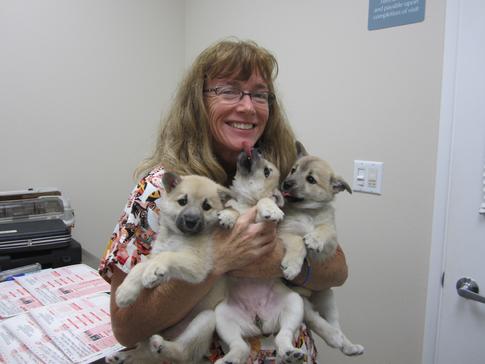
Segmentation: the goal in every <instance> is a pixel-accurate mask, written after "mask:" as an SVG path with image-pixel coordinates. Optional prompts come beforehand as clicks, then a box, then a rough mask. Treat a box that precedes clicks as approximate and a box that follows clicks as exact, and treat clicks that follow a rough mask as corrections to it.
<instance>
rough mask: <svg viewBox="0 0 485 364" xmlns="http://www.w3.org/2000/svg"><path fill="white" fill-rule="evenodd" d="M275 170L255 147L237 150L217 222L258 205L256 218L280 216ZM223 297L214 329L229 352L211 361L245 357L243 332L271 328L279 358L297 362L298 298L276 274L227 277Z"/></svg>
mask: <svg viewBox="0 0 485 364" xmlns="http://www.w3.org/2000/svg"><path fill="white" fill-rule="evenodd" d="M279 177H280V174H279V171H278V170H277V168H276V167H275V166H274V165H273V164H272V163H270V162H269V161H267V160H265V159H264V158H262V156H261V154H260V153H259V152H258V151H256V150H254V151H252V153H251V152H249V153H246V152H241V154H240V155H239V158H238V161H237V172H236V176H235V178H234V181H233V184H232V187H231V190H232V191H233V193H235V195H236V200H230V201H229V202H228V203H227V205H228V206H231V207H232V209H228V210H224V211H222V212H221V213H220V218H221V223H222V224H223V225H225V226H226V227H228V228H230V227H232V226H233V225H234V223H235V221H236V219H237V217H238V216H239V214H241V213H243V212H245V211H246V210H248V209H249V208H251V207H253V206H257V210H258V213H257V218H256V221H257V222H258V221H265V220H266V221H276V222H278V221H281V220H282V219H283V216H284V214H283V212H282V211H281V209H280V208H279V207H278V206H277V203H280V204H281V203H282V202H283V198H282V196H281V193H280V192H279V191H278V186H279ZM227 289H228V294H227V297H226V299H225V300H224V301H223V302H221V303H220V304H219V305H218V306H217V307H216V310H215V312H216V329H217V333H218V334H219V336H220V338H221V339H222V340H223V341H224V342H225V343H226V344H228V346H229V352H228V353H227V354H226V355H225V356H224V357H223V358H222V359H219V360H218V361H217V362H216V364H223V363H224V364H227V363H231V364H242V363H246V361H247V358H248V355H249V354H250V347H249V345H248V344H247V342H246V341H245V340H244V338H246V337H252V336H260V335H269V334H275V335H276V336H275V346H276V351H277V355H278V360H279V361H278V362H282V363H301V362H302V361H303V359H304V354H303V352H302V351H301V350H300V349H297V348H295V347H294V346H293V339H294V335H295V333H296V332H297V330H298V329H299V327H300V325H301V323H302V320H303V300H302V298H301V297H300V295H298V294H297V293H296V292H294V291H292V290H291V289H289V288H288V287H287V286H285V285H284V284H283V283H282V281H281V280H280V279H259V278H258V279H251V278H234V277H231V278H228V288H227Z"/></svg>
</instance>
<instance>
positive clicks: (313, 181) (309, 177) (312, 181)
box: [306, 175, 317, 185]
mask: <svg viewBox="0 0 485 364" xmlns="http://www.w3.org/2000/svg"><path fill="white" fill-rule="evenodd" d="M306 180H307V182H308V183H311V184H312V185H314V184H315V183H317V180H316V179H315V178H313V176H311V175H310V176H307V177H306Z"/></svg>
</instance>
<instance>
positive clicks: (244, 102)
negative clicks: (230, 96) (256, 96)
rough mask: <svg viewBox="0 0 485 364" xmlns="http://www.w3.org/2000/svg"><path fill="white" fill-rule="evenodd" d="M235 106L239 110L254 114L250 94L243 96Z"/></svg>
mask: <svg viewBox="0 0 485 364" xmlns="http://www.w3.org/2000/svg"><path fill="white" fill-rule="evenodd" d="M237 105H238V107H239V108H240V109H241V110H244V111H249V112H251V113H254V112H256V110H255V108H254V104H253V100H252V99H251V95H250V94H244V95H243V96H242V97H241V99H240V100H239V101H238V103H237Z"/></svg>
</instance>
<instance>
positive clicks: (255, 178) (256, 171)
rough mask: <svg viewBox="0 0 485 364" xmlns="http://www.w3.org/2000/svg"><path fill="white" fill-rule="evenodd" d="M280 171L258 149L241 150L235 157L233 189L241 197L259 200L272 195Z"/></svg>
mask: <svg viewBox="0 0 485 364" xmlns="http://www.w3.org/2000/svg"><path fill="white" fill-rule="evenodd" d="M279 179H280V172H279V170H278V168H276V166H275V165H274V164H273V163H271V162H270V161H268V160H266V159H264V158H263V156H262V155H261V152H260V151H259V150H258V149H253V150H251V151H242V152H241V153H240V154H239V156H238V159H237V170H236V175H235V177H234V181H233V189H234V190H235V191H237V193H238V194H240V195H242V196H243V197H247V198H249V199H252V200H259V199H261V198H263V197H272V196H273V195H274V194H275V191H277V189H278V185H279Z"/></svg>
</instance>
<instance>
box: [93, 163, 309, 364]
mask: <svg viewBox="0 0 485 364" xmlns="http://www.w3.org/2000/svg"><path fill="white" fill-rule="evenodd" d="M163 173H164V170H163V168H162V167H161V166H160V167H157V168H155V169H153V170H152V171H151V172H150V173H148V174H147V175H146V176H145V177H144V178H142V179H141V180H140V182H139V183H138V184H137V185H136V187H135V188H134V189H133V191H132V192H131V194H130V196H129V198H128V202H127V204H126V206H125V208H124V209H123V212H122V214H121V217H120V219H119V221H118V223H117V225H116V227H115V229H114V231H113V234H112V235H111V238H110V240H109V242H108V245H107V247H106V250H105V253H104V254H103V257H102V259H101V263H100V266H99V273H100V274H101V276H102V277H103V278H104V279H105V280H106V281H107V282H111V276H112V274H113V267H114V266H117V267H118V268H119V269H121V270H122V271H123V272H125V273H128V272H129V271H130V270H131V268H133V266H135V265H136V264H137V263H139V262H142V261H144V260H145V259H146V257H147V255H148V254H149V253H150V250H151V246H152V243H153V242H154V240H155V239H156V237H157V233H158V230H159V219H158V216H159V214H160V209H159V202H160V197H161V196H162V195H163V194H164V193H165V191H164V189H163V185H162V176H163ZM216 336H217V335H215V337H214V341H213V343H212V346H211V353H210V356H209V360H210V362H212V363H214V362H215V361H216V360H217V359H219V358H221V357H222V356H224V350H223V344H222V343H221V342H220V340H218V338H217V337H216ZM249 343H250V345H251V355H250V358H249V359H248V362H247V364H256V363H257V364H272V363H276V353H275V350H274V346H273V340H272V338H271V337H269V338H263V337H261V338H251V339H250V340H249ZM294 344H295V346H296V347H298V348H301V349H302V350H303V351H304V352H305V355H306V363H317V361H316V355H317V352H316V348H315V343H314V341H313V339H312V336H311V333H310V330H308V329H306V327H305V326H304V325H302V327H301V329H300V332H299V334H298V335H297V337H296V338H295V342H294ZM164 364H169V363H164Z"/></svg>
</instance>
